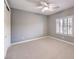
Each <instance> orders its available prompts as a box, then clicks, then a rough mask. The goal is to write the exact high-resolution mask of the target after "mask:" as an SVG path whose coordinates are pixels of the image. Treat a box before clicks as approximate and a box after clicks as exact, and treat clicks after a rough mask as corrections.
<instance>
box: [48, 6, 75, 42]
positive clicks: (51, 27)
mask: <svg viewBox="0 0 79 59" xmlns="http://www.w3.org/2000/svg"><path fill="white" fill-rule="evenodd" d="M71 15H74V8H73V7H72V8H69V9H66V10H64V11H61V12H58V13H55V14H53V15H50V16H48V34H49V35H50V36H53V37H56V38H60V39H62V40H66V41H69V42H74V19H73V36H65V35H59V34H56V19H57V18H63V17H66V16H71Z"/></svg>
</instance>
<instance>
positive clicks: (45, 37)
mask: <svg viewBox="0 0 79 59" xmlns="http://www.w3.org/2000/svg"><path fill="white" fill-rule="evenodd" d="M46 37H48V36H43V37H38V38H33V39H29V40H24V41H21V42H16V43H12V44H11V45H17V44H21V43H25V42H30V41H34V40H39V39H42V38H46Z"/></svg>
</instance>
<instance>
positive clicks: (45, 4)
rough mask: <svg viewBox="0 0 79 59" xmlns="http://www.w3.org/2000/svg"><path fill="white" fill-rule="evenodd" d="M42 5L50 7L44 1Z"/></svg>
mask: <svg viewBox="0 0 79 59" xmlns="http://www.w3.org/2000/svg"><path fill="white" fill-rule="evenodd" d="M40 4H41V5H44V6H48V4H47V3H46V2H43V1H41V2H40Z"/></svg>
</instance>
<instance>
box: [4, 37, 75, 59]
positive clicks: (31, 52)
mask: <svg viewBox="0 0 79 59" xmlns="http://www.w3.org/2000/svg"><path fill="white" fill-rule="evenodd" d="M5 59H74V46H73V45H69V44H67V43H64V42H60V41H57V40H55V39H50V38H44V39H39V40H35V41H31V42H28V43H22V44H18V45H15V46H11V47H10V48H9V49H8V53H7V56H6V58H5Z"/></svg>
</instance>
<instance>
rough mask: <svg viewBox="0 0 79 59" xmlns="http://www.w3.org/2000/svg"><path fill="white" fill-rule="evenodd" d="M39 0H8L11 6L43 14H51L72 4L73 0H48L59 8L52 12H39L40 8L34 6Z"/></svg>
mask: <svg viewBox="0 0 79 59" xmlns="http://www.w3.org/2000/svg"><path fill="white" fill-rule="evenodd" d="M39 1H40V0H8V2H9V4H10V7H11V8H15V9H21V10H24V11H29V12H34V13H39V14H43V15H51V14H54V13H56V12H59V11H61V10H64V9H67V8H70V7H73V6H74V0H48V1H49V2H50V3H55V4H57V5H58V6H59V7H60V8H58V9H57V10H55V11H52V12H48V11H46V12H41V10H40V9H37V8H36V7H37V6H36V3H37V2H39Z"/></svg>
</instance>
